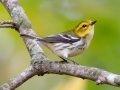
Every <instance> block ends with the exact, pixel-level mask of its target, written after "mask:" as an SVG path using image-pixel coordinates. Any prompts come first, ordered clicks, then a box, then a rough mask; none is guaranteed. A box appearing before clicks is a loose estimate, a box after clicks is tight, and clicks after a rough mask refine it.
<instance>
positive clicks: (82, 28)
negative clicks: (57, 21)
mask: <svg viewBox="0 0 120 90" xmlns="http://www.w3.org/2000/svg"><path fill="white" fill-rule="evenodd" d="M96 22H97V21H96V20H93V21H92V20H84V21H81V22H80V23H79V24H78V25H77V26H76V27H75V28H73V29H71V30H67V31H64V32H61V33H57V34H52V35H50V36H47V37H40V36H36V35H27V34H20V35H21V36H26V37H30V38H34V39H36V40H37V41H40V42H41V43H42V44H43V45H45V46H46V47H47V48H48V49H50V50H51V51H52V52H53V53H54V54H55V55H57V56H58V57H60V58H61V59H62V60H63V61H64V62H68V61H72V62H73V63H75V64H78V63H77V62H75V61H74V60H72V59H70V58H69V57H74V56H77V55H79V54H81V53H83V52H84V51H85V50H86V49H87V48H88V46H89V45H90V42H91V40H92V38H93V35H94V24H95V23H96Z"/></svg>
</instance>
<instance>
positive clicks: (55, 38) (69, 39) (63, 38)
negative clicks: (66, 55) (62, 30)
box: [42, 34, 81, 43]
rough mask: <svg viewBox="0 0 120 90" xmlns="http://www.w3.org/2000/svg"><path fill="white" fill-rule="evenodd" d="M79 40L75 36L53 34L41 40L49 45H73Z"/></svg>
mask: <svg viewBox="0 0 120 90" xmlns="http://www.w3.org/2000/svg"><path fill="white" fill-rule="evenodd" d="M80 39H81V38H80V37H77V36H72V35H69V34H55V35H51V36H48V37H45V38H43V39H42V40H43V41H45V42H50V43H58V42H60V43H74V42H77V41H79V40H80Z"/></svg>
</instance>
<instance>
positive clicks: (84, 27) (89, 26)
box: [74, 20, 97, 37]
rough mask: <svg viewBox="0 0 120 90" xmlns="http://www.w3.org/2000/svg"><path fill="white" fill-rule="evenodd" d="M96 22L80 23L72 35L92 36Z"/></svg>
mask: <svg viewBox="0 0 120 90" xmlns="http://www.w3.org/2000/svg"><path fill="white" fill-rule="evenodd" d="M96 22H97V21H96V20H95V21H91V20H86V21H82V22H80V23H79V24H78V25H77V26H76V27H75V29H74V33H75V34H76V35H78V36H79V37H84V36H85V35H87V34H90V33H91V34H94V24H95V23H96Z"/></svg>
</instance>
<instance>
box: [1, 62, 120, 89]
mask: <svg viewBox="0 0 120 90" xmlns="http://www.w3.org/2000/svg"><path fill="white" fill-rule="evenodd" d="M46 62H48V63H42V64H38V63H36V64H34V66H33V65H31V66H30V67H28V68H27V69H25V70H24V71H23V72H22V73H21V74H19V75H18V76H16V77H14V78H13V79H11V80H9V81H8V82H7V83H6V84H4V85H2V86H1V87H0V90H13V89H15V88H16V87H18V86H20V85H21V84H22V83H23V82H25V81H26V80H28V79H30V78H31V77H33V76H34V75H37V74H39V75H44V74H60V75H64V74H65V75H70V76H75V77H79V78H83V79H90V80H92V81H95V82H96V84H109V85H113V86H119V87H120V75H117V74H113V73H110V72H107V71H104V70H101V69H97V68H94V67H86V66H81V65H74V64H68V63H63V62H57V61H56V62H54V61H46Z"/></svg>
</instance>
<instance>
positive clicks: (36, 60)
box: [0, 0, 120, 90]
mask: <svg viewBox="0 0 120 90" xmlns="http://www.w3.org/2000/svg"><path fill="white" fill-rule="evenodd" d="M1 2H2V4H3V5H4V6H5V8H6V9H7V11H8V12H9V14H10V16H11V17H12V19H13V21H12V22H10V23H2V24H0V27H1V28H2V26H4V24H9V25H10V26H12V27H14V28H15V29H17V30H18V31H19V33H22V34H35V32H34V31H33V28H32V26H31V23H30V21H29V20H28V18H27V16H26V15H25V13H24V10H23V9H22V7H21V6H20V5H19V3H18V2H17V0H1ZM13 22H16V26H14V24H13ZM22 38H23V40H24V42H25V45H26V47H27V49H28V51H29V53H30V56H31V58H32V64H31V66H29V67H28V68H27V69H25V70H24V71H23V72H22V73H20V74H19V75H17V76H16V77H14V78H13V79H10V80H9V81H8V82H7V83H5V84H4V85H2V86H1V87H0V90H13V89H15V88H16V87H18V86H20V85H21V84H22V83H24V82H25V81H27V80H28V79H30V78H31V77H33V76H34V75H44V74H60V75H62V74H65V75H70V76H75V77H80V78H83V79H90V80H92V81H95V82H96V84H109V85H113V86H120V75H117V74H113V73H110V72H107V71H104V70H101V69H97V68H93V67H86V66H81V65H74V64H70V63H65V62H57V61H51V60H48V59H47V58H46V56H45V55H44V53H43V51H42V49H41V47H40V46H39V45H38V43H37V41H35V40H33V39H29V38H25V37H22Z"/></svg>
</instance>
